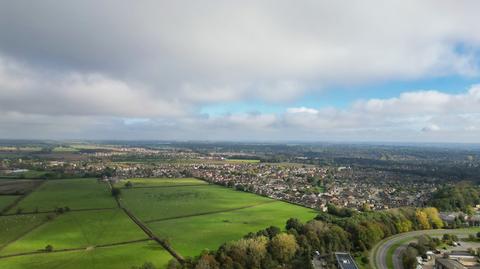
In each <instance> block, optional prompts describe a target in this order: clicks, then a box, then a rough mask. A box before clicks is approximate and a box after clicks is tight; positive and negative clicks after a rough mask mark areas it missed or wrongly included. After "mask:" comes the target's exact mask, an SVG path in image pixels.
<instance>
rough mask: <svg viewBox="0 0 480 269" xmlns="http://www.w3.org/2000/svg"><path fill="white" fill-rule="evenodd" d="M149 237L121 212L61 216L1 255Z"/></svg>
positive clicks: (3, 250) (26, 236)
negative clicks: (51, 247) (49, 247)
mask: <svg viewBox="0 0 480 269" xmlns="http://www.w3.org/2000/svg"><path fill="white" fill-rule="evenodd" d="M144 238H147V236H146V235H145V233H144V232H143V231H142V230H141V229H140V228H139V227H138V226H137V225H136V224H135V223H133V222H132V221H131V220H130V218H129V217H128V216H127V215H126V214H125V213H124V212H123V211H122V210H120V209H113V210H101V211H83V212H67V213H64V214H62V215H58V216H57V217H56V218H54V219H53V220H50V221H48V222H47V223H45V224H43V225H42V226H40V227H38V228H37V229H35V230H33V231H31V232H29V233H28V234H26V235H25V236H23V237H22V238H21V239H19V240H17V241H15V242H14V243H12V244H10V245H8V246H7V247H5V248H4V249H2V250H1V251H0V255H8V254H15V253H22V252H31V251H37V250H41V249H44V248H45V246H47V245H51V246H53V247H54V249H68V248H78V247H91V246H97V245H103V244H110V243H117V242H125V241H133V240H139V239H144Z"/></svg>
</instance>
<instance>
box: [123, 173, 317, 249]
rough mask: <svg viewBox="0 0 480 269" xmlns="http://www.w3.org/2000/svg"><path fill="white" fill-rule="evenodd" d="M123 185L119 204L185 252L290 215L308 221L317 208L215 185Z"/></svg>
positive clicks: (215, 244) (276, 223) (281, 222)
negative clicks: (138, 186)
mask: <svg viewBox="0 0 480 269" xmlns="http://www.w3.org/2000/svg"><path fill="white" fill-rule="evenodd" d="M194 180H196V179H194ZM144 181H148V183H147V184H148V185H150V186H158V185H168V184H172V185H173V184H177V182H175V180H173V181H172V180H164V179H144ZM150 181H151V182H150ZM155 181H158V182H155ZM196 181H200V180H196ZM200 182H201V181H200ZM134 186H135V184H134ZM122 191H123V192H122V195H121V196H122V198H121V201H122V204H124V206H126V207H127V208H129V209H130V210H132V211H133V213H134V214H135V215H136V216H138V217H139V218H140V219H141V220H142V221H143V222H144V223H146V224H147V226H148V227H150V228H151V229H152V231H153V232H154V233H155V234H156V235H157V236H159V237H160V238H163V239H168V240H169V242H170V243H171V244H172V246H173V248H174V249H175V250H176V251H178V252H179V253H180V254H181V255H184V256H194V255H198V254H199V253H200V252H201V251H202V250H204V249H206V248H208V249H216V248H218V247H219V246H220V245H221V244H222V243H224V242H227V241H230V240H236V239H239V238H241V237H243V236H244V235H246V234H247V233H249V232H257V231H258V230H261V229H264V228H267V227H269V226H272V225H273V226H278V227H280V228H283V227H284V226H285V222H286V221H287V220H288V219H289V218H292V217H295V218H298V219H300V220H302V221H307V220H310V219H313V218H314V217H315V216H316V214H317V212H315V211H314V210H311V209H307V208H304V207H301V206H296V205H292V204H289V203H285V202H281V201H276V200H272V199H270V198H266V197H262V196H258V195H255V194H250V193H246V192H240V191H235V190H232V189H229V188H224V187H221V186H217V185H205V186H183V187H171V188H156V187H152V188H142V189H134V188H130V189H123V190H122Z"/></svg>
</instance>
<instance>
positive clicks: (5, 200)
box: [0, 195, 18, 211]
mask: <svg viewBox="0 0 480 269" xmlns="http://www.w3.org/2000/svg"><path fill="white" fill-rule="evenodd" d="M17 198H18V196H17V195H0V211H2V210H3V209H4V208H5V207H7V206H8V205H10V204H11V203H13V201H15V200H16V199H17Z"/></svg>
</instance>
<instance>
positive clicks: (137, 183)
mask: <svg viewBox="0 0 480 269" xmlns="http://www.w3.org/2000/svg"><path fill="white" fill-rule="evenodd" d="M127 182H130V183H132V188H138V187H141V188H143V187H153V186H159V187H161V186H177V185H204V184H208V183H207V182H205V181H202V180H198V179H195V178H131V179H128V180H121V181H120V182H118V183H117V184H115V186H116V187H124V186H125V183H127Z"/></svg>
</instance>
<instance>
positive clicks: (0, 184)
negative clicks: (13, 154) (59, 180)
mask: <svg viewBox="0 0 480 269" xmlns="http://www.w3.org/2000/svg"><path fill="white" fill-rule="evenodd" d="M41 183H42V182H41V180H23V179H10V180H7V179H2V180H0V194H1V195H18V194H24V193H26V192H28V191H30V190H31V189H33V188H35V186H37V185H38V184H41Z"/></svg>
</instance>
